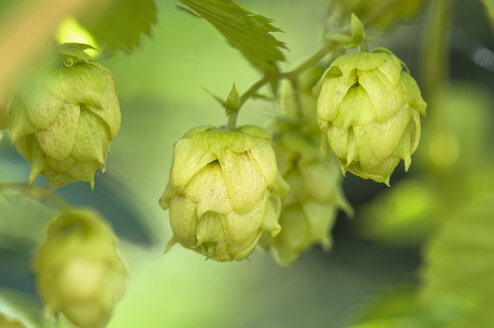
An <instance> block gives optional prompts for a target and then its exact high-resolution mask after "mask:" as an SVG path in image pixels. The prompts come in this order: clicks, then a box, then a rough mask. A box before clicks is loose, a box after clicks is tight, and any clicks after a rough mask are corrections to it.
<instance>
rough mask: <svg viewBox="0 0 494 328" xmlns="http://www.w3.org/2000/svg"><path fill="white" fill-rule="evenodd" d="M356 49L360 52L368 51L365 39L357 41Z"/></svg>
mask: <svg viewBox="0 0 494 328" xmlns="http://www.w3.org/2000/svg"><path fill="white" fill-rule="evenodd" d="M358 50H359V51H360V52H368V50H367V44H365V41H362V42H360V43H359V45H358Z"/></svg>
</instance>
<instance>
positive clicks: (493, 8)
mask: <svg viewBox="0 0 494 328" xmlns="http://www.w3.org/2000/svg"><path fill="white" fill-rule="evenodd" d="M481 1H482V3H483V4H484V7H485V11H486V15H487V17H488V18H489V21H490V22H491V25H492V28H493V29H494V0H481Z"/></svg>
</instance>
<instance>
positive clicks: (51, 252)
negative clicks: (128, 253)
mask: <svg viewBox="0 0 494 328" xmlns="http://www.w3.org/2000/svg"><path fill="white" fill-rule="evenodd" d="M34 269H35V272H36V280H37V288H38V292H39V294H40V296H41V298H42V300H43V302H44V304H45V306H46V309H47V312H48V313H49V314H54V313H58V312H61V313H63V314H64V315H65V317H66V318H67V319H68V320H69V321H70V322H71V323H72V324H74V325H75V326H77V327H81V328H99V327H104V326H105V325H106V323H107V322H108V320H109V318H110V316H111V312H112V310H113V306H114V304H115V302H116V301H117V300H118V299H119V298H120V297H121V296H122V294H123V292H124V287H125V283H126V279H127V269H126V266H125V264H124V262H123V261H122V259H121V258H120V256H119V255H118V252H117V249H116V237H115V235H114V234H113V231H112V230H111V228H110V227H109V226H108V225H107V224H106V223H105V222H104V221H103V219H102V218H101V217H100V216H98V215H97V214H96V213H94V212H93V211H90V210H80V209H78V210H72V211H70V212H64V213H61V214H59V215H58V216H56V217H55V218H54V220H53V221H52V222H51V223H50V225H49V226H48V229H47V232H46V238H45V240H44V241H43V243H42V244H41V246H40V247H39V249H38V251H37V252H36V254H35V258H34Z"/></svg>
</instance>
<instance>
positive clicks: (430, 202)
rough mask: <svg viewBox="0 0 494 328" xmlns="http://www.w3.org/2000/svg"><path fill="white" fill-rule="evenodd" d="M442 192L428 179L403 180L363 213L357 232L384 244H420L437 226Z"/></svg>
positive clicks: (357, 223) (359, 215) (359, 219)
mask: <svg viewBox="0 0 494 328" xmlns="http://www.w3.org/2000/svg"><path fill="white" fill-rule="evenodd" d="M439 192H440V191H438V190H437V189H436V188H435V187H434V186H433V185H432V184H431V183H429V182H428V180H425V179H424V180H403V181H400V182H398V183H397V184H396V185H394V186H393V187H392V188H391V189H389V190H386V191H385V192H383V193H381V194H379V195H378V196H377V197H376V198H375V199H374V200H373V201H372V202H371V203H369V204H368V205H366V206H364V207H363V208H362V209H361V210H360V211H359V213H358V214H357V218H358V219H357V220H356V221H355V224H356V229H357V231H358V233H359V234H360V235H362V236H363V237H364V238H366V239H370V240H374V241H378V242H381V243H384V244H390V245H393V246H416V245H419V244H421V243H422V242H423V241H424V240H425V239H426V238H427V237H428V236H429V235H430V233H431V232H432V231H433V229H434V228H435V226H436V224H437V219H436V218H435V214H437V213H438V212H439V210H438V205H439V204H438V202H440V199H439V197H438V193H439Z"/></svg>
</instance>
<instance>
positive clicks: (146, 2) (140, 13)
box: [81, 0, 156, 53]
mask: <svg viewBox="0 0 494 328" xmlns="http://www.w3.org/2000/svg"><path fill="white" fill-rule="evenodd" d="M81 23H82V25H84V26H85V27H86V28H87V29H88V30H89V31H90V32H91V34H92V35H93V37H94V38H95V39H96V42H97V43H98V45H100V46H101V47H102V49H103V50H104V51H106V52H109V53H114V52H116V51H118V50H124V51H126V52H130V51H132V50H134V49H135V48H136V47H137V46H138V45H139V43H140V42H141V38H142V34H147V35H150V33H151V27H152V25H153V24H154V23H156V6H155V4H154V0H113V4H112V5H111V6H109V8H107V9H106V10H104V11H103V12H102V13H101V14H99V15H93V16H91V17H90V18H87V19H85V20H83V21H82V22H81Z"/></svg>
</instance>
